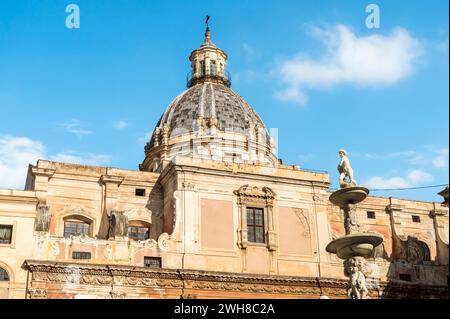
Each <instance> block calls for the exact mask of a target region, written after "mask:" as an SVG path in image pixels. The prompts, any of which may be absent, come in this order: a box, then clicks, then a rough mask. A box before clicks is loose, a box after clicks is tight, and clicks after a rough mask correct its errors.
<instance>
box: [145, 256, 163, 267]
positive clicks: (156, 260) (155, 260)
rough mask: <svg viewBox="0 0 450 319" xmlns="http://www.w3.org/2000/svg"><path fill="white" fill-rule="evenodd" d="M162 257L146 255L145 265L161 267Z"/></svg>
mask: <svg viewBox="0 0 450 319" xmlns="http://www.w3.org/2000/svg"><path fill="white" fill-rule="evenodd" d="M161 266H162V260H161V257H144V267H148V268H161Z"/></svg>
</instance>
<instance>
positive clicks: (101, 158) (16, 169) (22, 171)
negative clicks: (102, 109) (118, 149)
mask: <svg viewBox="0 0 450 319" xmlns="http://www.w3.org/2000/svg"><path fill="white" fill-rule="evenodd" d="M39 159H49V160H51V161H57V162H65V163H74V164H84V165H104V164H108V163H110V162H111V156H109V155H103V154H92V153H88V154H86V155H84V156H83V155H80V154H78V153H76V152H66V153H59V154H56V155H48V154H46V150H45V146H44V145H43V144H42V143H41V142H39V141H35V140H32V139H29V138H27V137H16V136H9V135H0V188H12V189H23V188H24V186H25V180H26V175H27V171H28V165H29V164H36V162H37V161H38V160H39Z"/></svg>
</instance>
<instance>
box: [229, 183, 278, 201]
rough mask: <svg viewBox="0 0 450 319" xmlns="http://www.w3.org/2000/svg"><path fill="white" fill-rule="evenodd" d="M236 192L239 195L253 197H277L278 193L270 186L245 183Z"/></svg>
mask: <svg viewBox="0 0 450 319" xmlns="http://www.w3.org/2000/svg"><path fill="white" fill-rule="evenodd" d="M234 194H235V195H237V196H239V197H253V198H261V199H275V196H276V194H275V193H274V191H273V190H271V189H270V188H269V187H262V188H260V187H257V186H249V185H244V186H241V188H239V189H238V190H235V191H234Z"/></svg>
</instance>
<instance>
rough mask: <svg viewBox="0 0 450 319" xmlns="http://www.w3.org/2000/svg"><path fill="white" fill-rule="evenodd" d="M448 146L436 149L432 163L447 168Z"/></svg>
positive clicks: (437, 166)
mask: <svg viewBox="0 0 450 319" xmlns="http://www.w3.org/2000/svg"><path fill="white" fill-rule="evenodd" d="M448 153H449V152H448V148H443V149H440V150H437V151H435V154H436V156H435V157H434V158H433V159H432V161H431V162H432V164H433V166H434V167H436V168H445V167H448V161H449V156H448Z"/></svg>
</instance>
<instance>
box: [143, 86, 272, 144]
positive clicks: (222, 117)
mask: <svg viewBox="0 0 450 319" xmlns="http://www.w3.org/2000/svg"><path fill="white" fill-rule="evenodd" d="M201 118H203V121H204V123H202V121H201V120H200V121H199V119H201ZM214 118H215V119H216V121H217V125H216V127H217V130H219V131H222V132H225V131H226V132H236V133H241V134H246V133H247V132H248V130H249V129H251V127H252V126H253V127H260V128H261V129H262V130H263V131H264V134H267V130H266V128H265V126H264V124H263V122H262V120H261V118H260V117H259V116H258V114H257V113H256V112H255V110H254V109H253V108H252V107H251V106H250V105H249V104H248V103H247V102H246V101H245V100H244V99H243V98H242V97H241V96H240V95H239V94H237V93H236V92H234V91H233V90H232V89H231V88H229V87H227V86H225V85H222V84H217V83H211V82H203V83H199V84H196V85H194V86H192V87H191V88H189V89H188V90H186V91H184V92H183V93H182V94H180V95H179V96H178V97H177V98H176V99H175V100H174V101H173V102H172V103H171V104H170V105H169V107H168V108H167V109H166V111H165V112H164V114H163V115H162V117H161V119H160V120H159V122H158V124H157V125H156V128H159V129H160V130H163V128H164V125H167V126H168V128H169V131H168V135H169V138H172V137H176V136H178V135H182V134H186V133H192V132H197V131H199V130H200V129H201V125H204V126H205V127H210V126H211V119H214ZM265 138H267V139H269V137H268V135H267V136H265ZM154 145H155V136H153V137H152V139H151V141H150V143H149V145H148V147H149V148H152V147H153V146H154Z"/></svg>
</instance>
